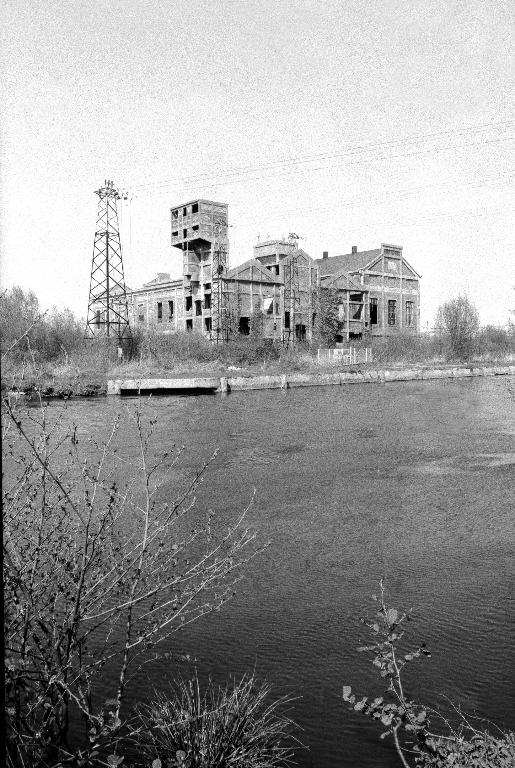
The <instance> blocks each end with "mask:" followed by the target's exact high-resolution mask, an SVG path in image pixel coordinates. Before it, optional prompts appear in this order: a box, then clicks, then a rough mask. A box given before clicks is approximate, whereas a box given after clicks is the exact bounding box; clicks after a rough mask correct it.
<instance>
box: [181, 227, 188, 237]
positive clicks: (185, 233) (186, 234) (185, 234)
mask: <svg viewBox="0 0 515 768" xmlns="http://www.w3.org/2000/svg"><path fill="white" fill-rule="evenodd" d="M182 236H183V237H188V230H187V229H183V230H182Z"/></svg>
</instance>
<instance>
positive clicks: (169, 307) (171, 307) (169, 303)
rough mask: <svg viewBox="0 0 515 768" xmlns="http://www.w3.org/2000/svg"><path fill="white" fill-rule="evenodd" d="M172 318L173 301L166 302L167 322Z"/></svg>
mask: <svg viewBox="0 0 515 768" xmlns="http://www.w3.org/2000/svg"><path fill="white" fill-rule="evenodd" d="M172 318H173V301H169V302H168V320H171V319H172Z"/></svg>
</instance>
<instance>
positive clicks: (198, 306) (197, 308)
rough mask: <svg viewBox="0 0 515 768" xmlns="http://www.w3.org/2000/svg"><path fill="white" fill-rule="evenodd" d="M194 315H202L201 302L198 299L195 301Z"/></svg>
mask: <svg viewBox="0 0 515 768" xmlns="http://www.w3.org/2000/svg"><path fill="white" fill-rule="evenodd" d="M195 314H196V315H201V314H202V302H201V301H200V299H197V300H196V301H195Z"/></svg>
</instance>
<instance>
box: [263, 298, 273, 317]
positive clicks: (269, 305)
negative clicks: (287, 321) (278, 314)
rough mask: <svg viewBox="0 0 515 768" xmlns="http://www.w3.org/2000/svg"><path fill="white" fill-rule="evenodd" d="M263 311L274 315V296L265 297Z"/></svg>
mask: <svg viewBox="0 0 515 768" xmlns="http://www.w3.org/2000/svg"><path fill="white" fill-rule="evenodd" d="M263 312H264V313H265V314H267V315H273V314H274V300H273V298H272V299H270V298H265V299H263Z"/></svg>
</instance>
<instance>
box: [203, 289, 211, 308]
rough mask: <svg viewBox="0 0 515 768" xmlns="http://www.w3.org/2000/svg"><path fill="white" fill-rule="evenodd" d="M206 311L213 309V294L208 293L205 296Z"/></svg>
mask: <svg viewBox="0 0 515 768" xmlns="http://www.w3.org/2000/svg"><path fill="white" fill-rule="evenodd" d="M204 309H211V294H210V293H208V294H206V295H205V296H204Z"/></svg>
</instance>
